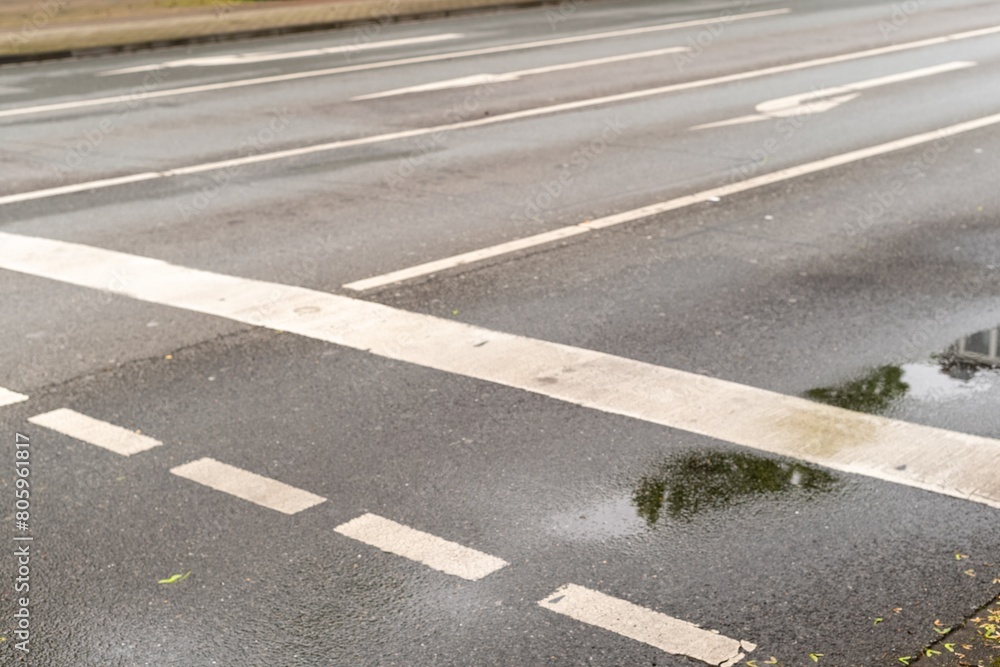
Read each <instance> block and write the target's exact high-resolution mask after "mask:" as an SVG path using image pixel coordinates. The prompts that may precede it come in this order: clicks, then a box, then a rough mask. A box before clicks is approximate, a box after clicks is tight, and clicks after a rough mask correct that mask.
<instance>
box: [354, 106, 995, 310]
mask: <svg viewBox="0 0 1000 667" xmlns="http://www.w3.org/2000/svg"><path fill="white" fill-rule="evenodd" d="M997 123H1000V114H996V115H993V116H985V117H983V118H977V119H975V120H971V121H967V122H964V123H958V124H956V125H951V126H949V127H945V128H942V129H939V130H932V131H930V132H922V133H920V134H915V135H912V136H909V137H905V138H902V139H896V140H894V141H889V142H886V143H883V144H878V145H876V146H870V147H868V148H862V149H859V150H854V151H849V152H847V153H842V154H840V155H835V156H832V157H828V158H823V159H821V160H816V161H813V162H807V163H805V164H800V165H797V166H794V167H789V168H787V169H781V170H778V171H775V172H772V173H770V174H764V175H762V176H757V177H754V178H750V179H747V180H745V181H740V182H738V183H733V184H730V185H723V186H720V187H715V188H710V189H708V190H702V191H701V192H697V193H695V194H691V195H684V196H682V197H677V198H675V199H669V200H667V201H663V202H660V203H657V204H650V205H648V206H643V207H641V208H636V209H632V210H629V211H624V212H622V213H615V214H613V215H609V216H606V217H603V218H597V219H595V220H589V221H586V222H581V223H578V224H575V225H567V226H566V227H559V228H557V229H553V230H551V231H548V232H542V233H541V234H535V235H534V236H528V237H525V238H521V239H516V240H514V241H507V242H505V243H500V244H497V245H493V246H489V247H486V248H480V249H478V250H473V251H470V252H465V253H461V254H458V255H452V256H451V257H445V258H443V259H438V260H434V261H431V262H425V263H423V264H418V265H416V266H411V267H408V268H405V269H398V270H396V271H391V272H389V273H384V274H382V275H378V276H372V277H370V278H363V279H361V280H355V281H352V282H349V283H345V284H344V285H342V287H343V288H344V289H349V290H352V291H355V292H363V291H366V290H370V289H375V288H378V287H385V286H387V285H393V284H396V283H400V282H404V281H407V280H412V279H414V278H420V277H424V276H429V275H432V274H435V273H439V272H441V271H445V270H448V269H453V268H456V267H459V266H464V265H466V264H472V263H474V262H479V261H482V260H484V259H489V258H493V257H499V256H503V255H507V254H510V253H513V252H516V251H519V250H526V249H528V248H533V247H536V246H540V245H544V244H547V243H551V242H553V241H557V240H560V239H564V238H568V237H571V236H576V235H578V234H583V233H585V232H589V231H593V230H595V229H606V228H608V227H613V226H616V225H620V224H623V223H626V222H631V221H634V220H639V219H642V218H647V217H651V216H654V215H658V214H660V213H665V212H667V211H673V210H677V209H680V208H685V207H687V206H691V205H693V204H699V203H703V202H708V201H710V200H711V199H712V198H718V197H724V196H728V195H733V194H737V193H740V192H746V191H747V190H752V189H754V188H759V187H762V186H765V185H771V184H773V183H779V182H781V181H786V180H789V179H792V178H797V177H799V176H804V175H807V174H812V173H815V172H818V171H823V170H825V169H831V168H833V167H838V166H841V165H845V164H850V163H851V162H857V161H859V160H864V159H867V158H870V157H874V156H876V155H883V154H885V153H891V152H894V151H898V150H903V149H905V148H910V147H913V146H919V145H921V144H925V143H929V142H932V141H938V140H941V139H946V138H948V137H951V136H955V135H957V134H961V133H963V132H970V131H972V130H976V129H980V128H983V127H988V126H990V125H995V124H997Z"/></svg>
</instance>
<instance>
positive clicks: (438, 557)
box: [334, 514, 507, 581]
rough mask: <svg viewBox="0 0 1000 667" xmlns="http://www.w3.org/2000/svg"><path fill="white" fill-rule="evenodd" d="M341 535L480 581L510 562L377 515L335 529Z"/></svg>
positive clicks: (349, 522) (445, 571)
mask: <svg viewBox="0 0 1000 667" xmlns="http://www.w3.org/2000/svg"><path fill="white" fill-rule="evenodd" d="M334 530H335V531H337V532H338V533H340V534H341V535H346V536H347V537H350V538H351V539H355V540H358V541H359V542H364V543H365V544H368V545H371V546H373V547H377V548H379V549H381V550H382V551H388V552H389V553H391V554H396V555H397V556H402V557H403V558H409V559H410V560H414V561H417V562H418V563H423V564H424V565H426V566H427V567H429V568H433V569H435V570H438V571H439V572H444V573H445V574H451V575H454V576H456V577H461V578H462V579H468V580H470V581H476V580H477V579H482V578H483V577H485V576H487V575H489V574H492V573H493V572H496V571H497V570H499V569H501V568H503V567H505V566H506V565H507V561H505V560H502V559H500V558H497V557H496V556H490V555H489V554H484V553H483V552H481V551H476V550H475V549H470V548H469V547H464V546H462V545H461V544H456V543H455V542H449V541H448V540H444V539H441V538H440V537H437V536H436V535H431V534H430V533H425V532H423V531H420V530H415V529H413V528H410V527H409V526H404V525H402V524H399V523H396V522H395V521H390V520H389V519H385V518H382V517H380V516H378V515H376V514H363V515H362V516H359V517H358V518H356V519H352V520H350V521H348V522H347V523H345V524H342V525H340V526H337V527H336V528H334Z"/></svg>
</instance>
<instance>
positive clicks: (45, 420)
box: [28, 408, 163, 456]
mask: <svg viewBox="0 0 1000 667" xmlns="http://www.w3.org/2000/svg"><path fill="white" fill-rule="evenodd" d="M28 421H29V422H31V423H32V424H37V425H39V426H44V427H45V428H48V429H51V430H53V431H56V432H58V433H62V434H63V435H68V436H69V437H71V438H75V439H77V440H82V441H83V442H86V443H89V444H91V445H96V446H97V447H101V448H103V449H107V450H108V451H111V452H114V453H115V454H120V455H122V456H132V455H133V454H138V453H139V452H144V451H146V450H148V449H152V448H153V447H159V446H160V445H162V444H163V443H162V442H160V441H159V440H156V439H154V438H150V437H149V436H148V435H142V434H141V433H136V432H134V431H130V430H128V429H127V428H122V427H121V426H116V425H115V424H109V423H108V422H105V421H101V420H100V419H94V418H93V417H88V416H87V415H84V414H81V413H79V412H76V411H75V410H70V409H69V408H59V409H58V410H52V411H51V412H45V413H42V414H40V415H35V416H34V417H29V418H28Z"/></svg>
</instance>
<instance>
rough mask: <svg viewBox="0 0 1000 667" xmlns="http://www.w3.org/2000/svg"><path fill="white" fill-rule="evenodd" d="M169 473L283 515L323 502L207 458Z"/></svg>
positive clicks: (315, 496) (320, 497)
mask: <svg viewBox="0 0 1000 667" xmlns="http://www.w3.org/2000/svg"><path fill="white" fill-rule="evenodd" d="M170 472H172V473H173V474H175V475H177V476H178V477H183V478H184V479H189V480H191V481H192V482H198V483H199V484H202V485H204V486H207V487H209V488H211V489H215V490H216V491H222V492H223V493H228V494H229V495H231V496H236V497H237V498H242V499H243V500H248V501H250V502H251V503H255V504H257V505H261V506H262V507H266V508H268V509H272V510H277V511H278V512H282V513H283V514H296V513H298V512H301V511H302V510H306V509H309V508H310V507H314V506H316V505H319V504H320V503H323V502H326V498H323V497H322V496H317V495H316V494H315V493H309V492H308V491H303V490H302V489H297V488H295V487H294V486H289V485H288V484H285V483H284V482H279V481H276V480H273V479H269V478H267V477H262V476H261V475H258V474H256V473H252V472H247V471H246V470H242V469H240V468H237V467H235V466H231V465H228V464H226V463H222V462H220V461H216V460H215V459H210V458H203V459H198V460H197V461H191V462H190V463H185V464H184V465H179V466H177V467H176V468H172V469H171V470H170Z"/></svg>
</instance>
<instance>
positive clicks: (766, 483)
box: [632, 452, 837, 526]
mask: <svg viewBox="0 0 1000 667" xmlns="http://www.w3.org/2000/svg"><path fill="white" fill-rule="evenodd" d="M836 480H837V478H836V477H835V476H834V475H833V474H831V473H829V472H827V471H825V470H821V469H819V468H815V467H813V466H811V465H808V464H804V463H798V462H791V461H781V460H775V459H770V458H766V457H763V456H757V455H754V454H747V453H742V452H740V453H733V452H689V453H687V454H683V455H681V456H678V457H675V458H671V459H668V460H666V461H665V462H663V463H662V464H661V465H660V467H659V469H658V470H657V471H656V472H655V473H654V474H652V475H647V476H645V477H643V478H642V479H640V480H639V483H638V484H637V485H636V487H635V490H634V491H633V493H632V504H633V506H634V508H635V510H636V512H638V514H639V516H640V517H642V518H643V519H645V521H646V524H647V525H649V526H652V525H654V524H656V522H657V521H659V520H660V519H661V518H664V517H668V518H670V519H672V520H677V521H691V520H692V519H693V518H694V517H695V516H696V515H698V514H700V513H703V512H707V511H710V510H718V509H723V508H726V507H730V506H733V505H737V504H741V503H745V502H749V501H751V500H755V499H774V498H778V497H784V496H792V495H793V494H794V495H797V496H800V497H802V498H807V497H809V496H811V495H813V494H815V493H817V492H826V491H830V490H831V489H833V487H834V485H835V483H836Z"/></svg>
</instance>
